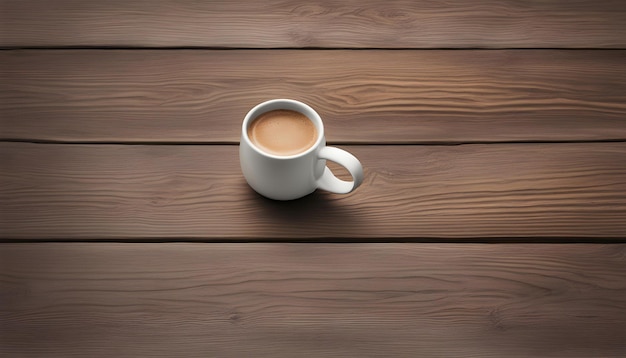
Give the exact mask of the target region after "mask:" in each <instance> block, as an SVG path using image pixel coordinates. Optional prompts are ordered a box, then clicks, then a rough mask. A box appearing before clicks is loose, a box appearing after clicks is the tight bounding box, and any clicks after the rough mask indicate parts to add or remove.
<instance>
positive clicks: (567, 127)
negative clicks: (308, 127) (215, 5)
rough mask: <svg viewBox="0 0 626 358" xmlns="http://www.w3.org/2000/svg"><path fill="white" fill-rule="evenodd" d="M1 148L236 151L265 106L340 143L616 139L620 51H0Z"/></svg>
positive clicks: (623, 131)
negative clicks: (55, 145) (167, 146)
mask: <svg viewBox="0 0 626 358" xmlns="http://www.w3.org/2000/svg"><path fill="white" fill-rule="evenodd" d="M0 62H1V63H2V64H3V66H1V67H0V73H1V75H0V76H1V77H0V79H1V81H0V138H4V139H11V140H15V139H27V140H44V141H79V142H98V141H100V142H102V141H104V142H126V141H131V142H155V141H156V142H196V143H198V142H201V143H206V142H214V143H215V142H217V143H224V142H230V143H236V142H238V140H239V135H240V126H241V121H242V119H243V117H244V115H245V113H246V111H247V110H248V109H250V108H252V107H253V106H254V105H256V104H257V103H260V102H262V101H264V100H267V99H272V98H284V97H288V98H295V99H299V100H302V101H304V102H306V103H309V104H310V105H312V106H313V107H314V108H315V109H316V110H318V111H319V113H320V114H321V115H322V118H324V120H325V125H326V129H327V131H326V132H327V139H328V140H329V141H330V142H341V143H372V142H376V143H440V142H502V141H571V140H626V120H625V118H626V71H624V63H626V51H549V50H544V51H532V50H514V51H513V50H511V51H339V50H337V51H333V50H331V51H314V50H306V51H303V50H300V51H298V50H247V51H246V50H243V51H238V50H229V51H226V50H222V51H199V50H196V51H183V50H181V51H150V50H145V51H114V50H93V51H92V50H74V51H67V50H66V51H63V50H60V51H4V52H0Z"/></svg>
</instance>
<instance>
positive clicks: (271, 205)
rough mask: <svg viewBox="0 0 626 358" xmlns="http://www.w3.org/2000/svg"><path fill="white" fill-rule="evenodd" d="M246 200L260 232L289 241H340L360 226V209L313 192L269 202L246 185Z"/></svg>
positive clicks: (321, 192) (336, 196) (330, 196)
mask: <svg viewBox="0 0 626 358" xmlns="http://www.w3.org/2000/svg"><path fill="white" fill-rule="evenodd" d="M244 185H245V186H246V187H247V193H248V199H249V201H250V202H251V203H254V205H255V207H256V208H257V209H258V212H257V213H258V216H259V218H260V219H262V220H263V223H262V225H261V227H262V228H263V229H261V228H260V229H259V231H260V232H259V233H263V234H265V235H272V237H275V238H285V237H289V238H291V239H296V240H297V239H302V240H305V239H313V238H318V239H319V238H326V239H332V238H342V237H349V234H350V233H351V232H353V231H355V230H356V229H357V228H358V227H361V226H362V221H361V220H360V215H359V211H360V210H359V208H357V207H355V206H354V205H343V204H344V202H342V200H340V199H341V196H338V195H337V194H331V193H327V192H324V191H319V190H316V191H314V192H313V193H311V194H309V195H307V196H305V197H302V198H300V199H295V200H289V201H279V200H272V199H268V198H266V197H264V196H262V195H260V194H258V193H257V192H255V191H254V190H253V189H252V188H250V187H249V186H248V185H247V184H246V183H244Z"/></svg>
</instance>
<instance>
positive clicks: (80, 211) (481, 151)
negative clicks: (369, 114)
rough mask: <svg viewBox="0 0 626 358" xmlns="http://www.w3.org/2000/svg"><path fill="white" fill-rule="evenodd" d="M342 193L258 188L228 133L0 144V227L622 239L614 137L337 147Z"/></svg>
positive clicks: (35, 232)
mask: <svg viewBox="0 0 626 358" xmlns="http://www.w3.org/2000/svg"><path fill="white" fill-rule="evenodd" d="M344 148H345V149H347V150H349V151H351V152H353V153H354V154H355V155H356V156H357V157H358V158H360V159H361V160H362V162H363V165H364V167H365V182H364V184H363V186H362V187H361V188H359V189H358V190H357V191H355V192H354V193H352V194H350V195H333V194H327V193H316V194H314V195H310V196H308V197H306V198H304V199H301V200H298V201H293V202H287V203H285V202H275V201H271V200H268V199H264V198H262V197H260V196H259V195H257V194H256V193H254V192H253V191H252V189H250V188H249V187H248V186H247V184H246V182H245V180H244V178H243V176H242V175H241V172H240V168H239V160H238V148H237V147H236V146H196V145H189V146H177V145H174V146H172V145H164V146H157V145H149V146H143V145H56V144H26V143H1V144H0V152H2V153H3V155H2V156H1V157H0V168H2V169H1V170H0V172H1V173H0V202H2V205H1V206H0V218H3V220H2V221H1V222H0V233H1V234H0V236H2V237H4V238H14V239H25V240H38V239H90V238H115V239H120V240H123V239H126V238H132V239H144V238H147V239H154V238H168V239H172V238H192V239H203V240H204V239H216V240H224V239H229V240H230V239H232V240H240V239H251V238H252V239H255V238H257V239H268V238H269V239H276V238H277V239H286V240H289V239H306V238H310V239H319V238H333V239H335V238H338V239H342V238H352V239H354V238H358V239H362V238H381V237H386V238H390V239H392V238H490V237H491V238H504V239H507V238H528V237H530V238H532V237H535V238H546V237H547V238H555V239H559V238H572V237H578V238H580V237H583V238H586V237H597V238H608V239H610V238H614V239H622V240H623V239H624V236H625V234H626V220H625V218H626V166H625V165H624V164H625V163H626V143H587V144H580V143H578V144H576V143H563V144H502V145H495V144H490V145H460V146H347V147H344Z"/></svg>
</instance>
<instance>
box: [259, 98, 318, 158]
mask: <svg viewBox="0 0 626 358" xmlns="http://www.w3.org/2000/svg"><path fill="white" fill-rule="evenodd" d="M248 138H250V141H252V143H254V145H255V146H257V147H258V148H259V149H261V150H262V151H264V152H266V153H269V154H273V155H279V156H289V155H295V154H298V153H302V152H304V151H306V150H307V149H309V148H311V147H312V146H313V145H314V144H315V141H316V140H317V129H316V128H315V124H313V122H312V121H311V120H310V119H309V118H308V117H307V116H305V115H304V114H302V113H300V112H296V111H292V110H289V109H276V110H273V111H269V112H265V113H263V114H261V115H259V116H258V117H256V118H255V119H254V120H253V121H252V122H251V123H250V125H249V126H248Z"/></svg>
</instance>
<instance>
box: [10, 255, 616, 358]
mask: <svg viewBox="0 0 626 358" xmlns="http://www.w3.org/2000/svg"><path fill="white" fill-rule="evenodd" d="M0 268H1V270H0V294H1V296H0V297H2V304H1V305H0V322H1V323H0V354H6V355H7V356H10V357H31V356H32V357H41V356H42V355H43V356H46V357H74V356H80V357H85V356H89V357H96V356H97V357H101V356H106V357H110V356H116V357H122V356H123V357H138V356H142V357H147V356H149V357H174V356H176V357H481V358H483V357H498V358H499V357H623V356H624V355H626V246H625V245H580V244H579V245H575V244H572V245H558V244H555V245H528V244H515V245H485V244H483V245H479V244H476V245H438V244H350V245H336V244H335V245H333V244H155V243H151V244H119V243H118V244H113V243H106V244H96V243H91V244H84V243H74V244H58V243H56V244H54V243H53V244H36V245H32V244H4V245H1V246H0Z"/></svg>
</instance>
